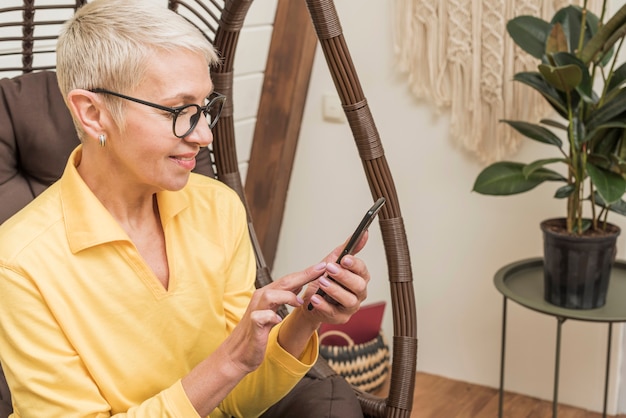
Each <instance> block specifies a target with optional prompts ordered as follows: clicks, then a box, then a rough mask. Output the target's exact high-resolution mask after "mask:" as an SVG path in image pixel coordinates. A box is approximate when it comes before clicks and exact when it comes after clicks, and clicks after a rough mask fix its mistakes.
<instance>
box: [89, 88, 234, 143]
mask: <svg viewBox="0 0 626 418" xmlns="http://www.w3.org/2000/svg"><path fill="white" fill-rule="evenodd" d="M89 91H90V92H92V93H100V94H110V95H111V96H115V97H119V98H121V99H125V100H130V101H131V102H135V103H139V104H142V105H145V106H150V107H153V108H155V109H159V110H163V111H165V112H169V113H171V114H172V115H173V119H172V133H173V134H174V136H175V137H176V138H180V139H184V138H185V137H186V136H187V135H189V134H191V132H193V130H194V129H196V126H198V121H199V120H200V116H198V117H197V118H196V119H195V122H193V119H190V120H191V121H192V122H191V124H190V126H189V129H188V130H187V131H186V132H185V133H184V134H183V135H177V134H176V120H177V119H178V115H179V114H180V113H181V112H182V111H183V110H185V109H187V108H189V107H195V108H196V115H198V114H200V112H202V113H204V115H205V117H206V115H207V114H208V112H209V109H210V107H211V106H212V105H214V104H215V103H220V106H219V108H218V111H217V114H216V115H215V118H214V119H211V123H209V129H213V128H214V127H215V125H216V124H217V121H218V119H219V118H220V115H221V114H222V110H224V103H225V102H226V96H224V95H223V94H221V93H218V92H216V91H214V92H213V93H211V95H215V96H214V97H213V98H211V99H209V102H208V103H207V104H206V105H204V106H200V105H197V104H195V103H190V104H186V105H182V106H176V107H167V106H163V105H160V104H157V103H152V102H148V101H145V100H141V99H137V98H136V97H131V96H127V95H125V94H121V93H116V92H114V91H111V90H107V89H102V88H95V89H89ZM211 95H209V97H210V96H211ZM207 99H208V97H207Z"/></svg>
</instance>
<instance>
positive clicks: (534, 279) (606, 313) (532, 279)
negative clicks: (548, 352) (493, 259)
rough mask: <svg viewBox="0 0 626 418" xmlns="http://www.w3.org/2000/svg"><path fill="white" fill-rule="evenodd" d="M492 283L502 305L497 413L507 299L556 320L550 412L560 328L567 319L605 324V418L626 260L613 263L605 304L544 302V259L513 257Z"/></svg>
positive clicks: (623, 311)
mask: <svg viewBox="0 0 626 418" xmlns="http://www.w3.org/2000/svg"><path fill="white" fill-rule="evenodd" d="M494 284H495V286H496V288H497V289H498V291H499V292H500V293H502V296H503V308H502V348H501V352H500V396H499V403H498V417H500V418H502V406H503V398H504V363H505V362H504V359H505V348H506V324H507V309H506V308H507V300H508V299H511V300H512V301H514V302H516V303H518V304H519V305H521V306H523V307H526V308H528V309H532V310H534V311H537V312H540V313H543V314H546V315H550V316H553V317H555V318H556V320H557V329H556V353H555V365H554V396H553V399H552V416H553V418H556V417H557V406H558V392H559V367H560V360H561V328H562V326H563V323H564V322H565V321H566V320H567V319H573V320H578V321H590V322H603V323H607V324H608V342H607V351H606V370H605V379H604V408H603V413H602V416H603V417H605V418H606V416H607V415H606V408H607V393H608V385H609V368H610V360H611V339H612V334H613V323H614V322H626V303H624V300H625V298H626V262H624V261H621V260H618V261H616V262H615V263H614V265H613V270H612V272H611V281H610V283H609V290H608V294H607V299H606V304H605V305H604V306H602V307H600V308H597V309H566V308H561V307H559V306H556V305H553V304H551V303H549V302H546V301H545V300H544V297H543V259H542V258H529V259H526V260H521V261H516V262H513V263H510V264H507V265H506V266H504V267H502V268H500V270H498V271H497V272H496V274H495V276H494Z"/></svg>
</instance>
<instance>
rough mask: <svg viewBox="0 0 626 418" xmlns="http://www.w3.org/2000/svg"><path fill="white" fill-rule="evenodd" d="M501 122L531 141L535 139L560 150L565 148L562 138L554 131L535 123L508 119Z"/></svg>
mask: <svg viewBox="0 0 626 418" xmlns="http://www.w3.org/2000/svg"><path fill="white" fill-rule="evenodd" d="M500 122H505V123H508V124H509V125H511V126H512V127H513V128H514V129H515V130H516V131H518V132H519V133H521V134H522V135H524V136H526V137H528V138H530V139H534V140H535V141H538V142H542V143H544V144H548V145H554V146H556V147H559V148H561V147H562V146H563V141H561V138H559V137H558V136H556V135H555V134H554V133H553V132H552V131H550V130H549V129H546V128H544V127H543V126H541V125H536V124H534V123H529V122H523V121H518V120H507V119H502V120H501V121H500Z"/></svg>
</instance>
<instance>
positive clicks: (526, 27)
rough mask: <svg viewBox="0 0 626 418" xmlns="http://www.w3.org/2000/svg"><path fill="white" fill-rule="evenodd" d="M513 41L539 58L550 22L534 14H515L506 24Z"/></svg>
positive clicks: (544, 46)
mask: <svg viewBox="0 0 626 418" xmlns="http://www.w3.org/2000/svg"><path fill="white" fill-rule="evenodd" d="M506 30H507V31H508V32H509V35H510V36H511V39H513V42H515V44H517V46H519V47H520V48H522V49H523V50H524V51H526V52H528V53H529V54H530V55H532V56H533V57H535V58H537V59H541V58H542V57H543V54H544V52H545V49H546V39H547V37H548V33H549V31H550V24H549V23H548V22H546V21H545V20H543V19H540V18H538V17H535V16H517V17H514V18H513V19H511V20H509V21H508V22H507V24H506Z"/></svg>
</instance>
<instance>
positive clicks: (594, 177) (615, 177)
mask: <svg viewBox="0 0 626 418" xmlns="http://www.w3.org/2000/svg"><path fill="white" fill-rule="evenodd" d="M587 174H589V178H590V179H591V182H592V183H593V184H594V186H595V187H596V191H597V192H598V194H599V195H600V197H601V198H602V200H603V201H604V202H606V203H607V204H608V205H612V204H614V203H616V202H617V201H618V200H620V199H621V198H622V196H623V195H624V193H625V192H626V179H624V177H622V176H620V175H619V174H616V173H613V172H611V171H607V170H604V169H602V168H600V167H598V166H595V165H593V164H587Z"/></svg>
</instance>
